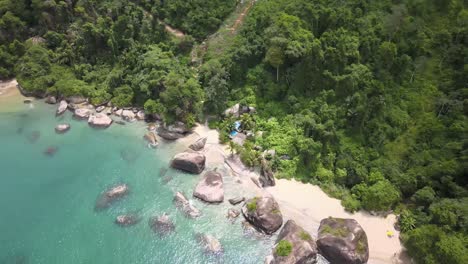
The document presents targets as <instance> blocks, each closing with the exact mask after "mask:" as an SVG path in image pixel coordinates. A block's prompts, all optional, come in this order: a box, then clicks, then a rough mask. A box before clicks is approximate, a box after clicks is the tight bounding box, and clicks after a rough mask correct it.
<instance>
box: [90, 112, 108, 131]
mask: <svg viewBox="0 0 468 264" xmlns="http://www.w3.org/2000/svg"><path fill="white" fill-rule="evenodd" d="M112 122H113V120H112V119H111V118H110V117H109V116H107V115H105V114H101V113H97V114H92V115H90V116H89V118H88V124H89V125H90V126H92V127H97V128H107V127H109V126H110V125H111V124H112Z"/></svg>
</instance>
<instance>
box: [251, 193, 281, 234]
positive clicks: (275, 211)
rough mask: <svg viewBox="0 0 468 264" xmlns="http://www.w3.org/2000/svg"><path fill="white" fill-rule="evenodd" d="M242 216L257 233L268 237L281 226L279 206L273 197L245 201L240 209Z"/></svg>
mask: <svg viewBox="0 0 468 264" xmlns="http://www.w3.org/2000/svg"><path fill="white" fill-rule="evenodd" d="M242 214H243V215H244V217H245V219H246V220H247V221H249V222H250V223H251V224H252V225H253V226H255V227H256V228H257V229H258V230H259V231H261V232H264V233H266V234H269V235H270V234H273V233H274V232H276V230H278V229H279V228H280V227H281V225H282V224H283V216H282V214H281V211H280V208H279V205H278V203H277V202H276V200H275V199H274V198H273V197H265V196H263V197H254V198H252V199H249V200H247V201H246V202H245V204H244V206H243V207H242Z"/></svg>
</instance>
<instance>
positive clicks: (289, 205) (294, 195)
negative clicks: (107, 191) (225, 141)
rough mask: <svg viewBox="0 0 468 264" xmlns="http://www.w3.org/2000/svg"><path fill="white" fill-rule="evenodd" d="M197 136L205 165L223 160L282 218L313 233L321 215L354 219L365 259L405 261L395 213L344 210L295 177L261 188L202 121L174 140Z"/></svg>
mask: <svg viewBox="0 0 468 264" xmlns="http://www.w3.org/2000/svg"><path fill="white" fill-rule="evenodd" d="M200 137H207V144H206V146H205V149H204V150H203V152H204V154H205V156H206V158H207V168H213V167H216V166H219V165H220V164H223V163H224V164H225V165H226V164H228V165H229V168H230V169H231V170H232V171H233V174H234V175H235V176H236V177H239V180H240V181H242V184H243V185H244V186H245V187H246V188H251V189H252V190H253V191H254V192H255V193H257V194H258V195H271V196H273V197H274V198H275V199H276V200H277V201H278V203H279V205H280V207H281V211H282V213H283V216H284V218H285V221H286V220H288V219H293V220H295V221H296V222H297V223H298V224H300V225H301V226H303V227H304V229H306V230H307V231H309V232H310V233H311V234H312V235H313V236H314V237H316V235H317V231H318V228H319V225H320V221H321V220H322V219H324V218H327V217H329V216H333V217H341V218H353V219H356V221H358V222H359V223H360V224H361V226H362V227H363V228H364V230H365V231H366V234H367V237H368V241H369V261H368V263H370V264H384V263H385V264H388V263H392V264H394V263H399V264H402V263H409V261H408V259H407V257H406V254H404V253H402V251H403V247H402V245H401V242H400V240H399V238H398V236H399V232H398V231H397V230H395V228H394V223H395V222H396V216H395V215H393V214H391V215H388V216H387V217H381V216H373V215H370V214H369V213H367V212H362V211H360V212H357V213H354V214H351V213H348V212H346V211H345V210H344V208H343V206H341V202H340V200H338V199H334V198H331V197H329V196H328V195H327V194H326V193H325V192H323V191H322V190H321V189H320V188H319V187H318V186H315V185H311V184H303V183H301V182H298V181H295V180H291V181H289V180H285V179H277V180H276V186H274V187H268V188H265V189H261V188H259V187H258V186H257V185H255V184H254V183H253V182H252V180H251V179H250V178H251V177H255V178H258V176H259V175H258V172H256V171H252V170H250V169H248V168H246V167H245V166H243V165H242V164H239V163H238V162H236V161H233V159H232V158H231V157H230V153H229V149H228V147H227V146H225V145H222V144H220V142H219V133H218V132H217V131H216V130H212V129H209V128H208V127H207V125H206V124H205V125H198V126H197V127H195V129H194V133H192V134H191V135H189V136H187V137H185V138H182V139H179V140H178V142H177V143H178V144H180V145H179V146H180V147H179V150H180V151H183V150H185V149H186V148H187V147H188V145H190V144H191V143H193V142H194V141H196V140H197V139H198V138H200ZM387 231H392V232H393V233H394V236H393V237H391V238H390V237H388V236H387V234H386V233H387Z"/></svg>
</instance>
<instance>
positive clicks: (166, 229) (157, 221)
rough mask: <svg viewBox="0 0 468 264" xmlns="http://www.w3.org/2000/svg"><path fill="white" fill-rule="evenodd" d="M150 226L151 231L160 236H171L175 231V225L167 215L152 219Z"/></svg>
mask: <svg viewBox="0 0 468 264" xmlns="http://www.w3.org/2000/svg"><path fill="white" fill-rule="evenodd" d="M149 225H150V227H151V229H152V230H153V231H154V232H155V233H157V234H159V235H160V236H165V235H169V234H170V233H172V232H174V231H175V225H174V223H173V222H172V220H171V219H170V218H169V216H168V215H167V214H166V213H164V214H163V215H161V216H155V217H153V218H152V219H150V221H149Z"/></svg>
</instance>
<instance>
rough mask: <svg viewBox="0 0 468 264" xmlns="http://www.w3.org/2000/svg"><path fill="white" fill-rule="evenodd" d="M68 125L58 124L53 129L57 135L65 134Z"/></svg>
mask: <svg viewBox="0 0 468 264" xmlns="http://www.w3.org/2000/svg"><path fill="white" fill-rule="evenodd" d="M70 128H71V127H70V124H59V125H57V126H56V127H55V132H56V133H57V134H63V133H65V132H67V131H68V130H70Z"/></svg>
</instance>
